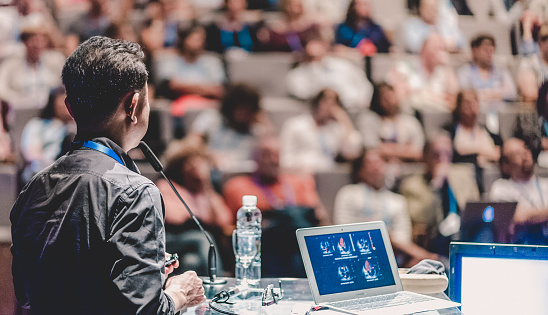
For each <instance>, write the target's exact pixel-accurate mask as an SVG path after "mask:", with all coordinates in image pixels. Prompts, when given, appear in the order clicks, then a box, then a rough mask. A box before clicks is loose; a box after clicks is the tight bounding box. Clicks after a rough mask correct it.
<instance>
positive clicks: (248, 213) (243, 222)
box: [233, 195, 262, 285]
mask: <svg viewBox="0 0 548 315" xmlns="http://www.w3.org/2000/svg"><path fill="white" fill-rule="evenodd" d="M242 204H243V205H242V207H241V208H240V209H239V210H238V214H237V215H236V228H237V230H236V234H237V235H236V236H235V237H234V238H233V242H235V244H233V245H234V249H235V255H236V270H235V276H236V280H237V282H241V281H242V279H244V278H246V279H247V282H248V284H250V285H256V284H258V283H259V281H260V280H261V234H262V229H261V221H262V214H261V211H260V210H259V209H258V208H257V197H256V196H250V195H246V196H243V198H242Z"/></svg>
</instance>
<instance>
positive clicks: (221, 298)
mask: <svg viewBox="0 0 548 315" xmlns="http://www.w3.org/2000/svg"><path fill="white" fill-rule="evenodd" d="M229 298H230V293H228V291H226V290H223V291H221V292H219V293H217V294H215V296H214V297H213V299H212V300H211V301H210V302H209V307H210V308H211V309H212V310H214V311H216V312H219V313H222V314H228V315H238V314H237V313H233V312H230V311H225V310H222V309H220V308H217V307H215V306H213V303H219V304H234V303H233V302H228V299H229Z"/></svg>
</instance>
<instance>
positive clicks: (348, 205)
mask: <svg viewBox="0 0 548 315" xmlns="http://www.w3.org/2000/svg"><path fill="white" fill-rule="evenodd" d="M385 172H386V164H385V162H384V160H383V158H382V157H381V154H380V152H379V151H377V150H376V149H368V150H366V151H365V152H364V154H363V155H362V156H360V157H359V158H357V159H356V160H355V161H354V162H353V167H352V174H351V175H352V177H353V182H354V184H350V185H346V186H344V187H342V188H341V189H340V190H339V191H338V193H337V196H336V198H335V208H334V218H333V221H334V223H335V224H346V223H357V222H365V221H383V222H384V223H386V225H387V228H388V233H389V234H390V241H391V242H392V246H393V247H394V250H395V251H396V253H397V254H400V255H398V256H399V258H400V261H399V262H398V263H399V266H400V267H411V266H414V265H415V264H417V263H418V262H420V261H421V260H423V259H434V260H437V259H438V255H436V254H433V253H430V252H428V251H427V250H425V249H423V248H421V247H419V246H418V245H416V244H415V243H413V241H412V240H411V220H410V219H409V214H408V213H407V204H406V200H405V198H404V197H403V196H401V195H398V194H396V193H393V192H391V191H390V190H388V189H387V188H386V185H385Z"/></svg>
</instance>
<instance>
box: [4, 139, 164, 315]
mask: <svg viewBox="0 0 548 315" xmlns="http://www.w3.org/2000/svg"><path fill="white" fill-rule="evenodd" d="M93 141H95V142H97V143H100V144H103V145H105V146H107V147H109V148H111V149H112V150H113V151H114V152H116V153H117V154H118V155H119V156H120V157H122V160H123V161H124V163H125V164H126V165H127V167H126V166H124V165H122V164H120V163H118V162H117V161H115V160H114V159H113V158H111V157H110V156H108V155H106V154H104V153H101V152H98V151H95V150H91V149H87V148H78V149H75V150H73V151H70V152H68V153H67V154H66V155H64V156H62V157H61V158H59V159H58V160H57V161H56V162H55V163H54V164H53V165H51V166H50V167H48V168H46V169H45V170H43V171H42V172H40V173H38V174H37V175H36V176H35V177H34V178H33V179H32V180H31V182H30V183H28V184H27V185H26V186H25V187H24V188H23V190H22V191H21V193H20V195H19V197H18V199H17V202H16V203H15V205H14V207H13V209H12V212H11V217H10V219H11V223H12V240H13V246H12V254H13V266H12V268H13V281H14V286H15V293H16V297H17V300H18V303H19V304H20V305H21V306H22V307H24V308H31V312H32V314H138V313H142V314H173V313H174V304H173V301H172V300H171V298H169V297H168V296H167V295H166V294H165V293H164V291H163V289H162V287H163V284H164V280H165V274H164V272H165V270H164V267H163V264H164V260H165V234H164V208H163V201H162V198H161V195H160V192H159V191H158V189H157V188H156V186H155V185H154V184H153V183H152V182H151V181H150V180H148V179H147V178H145V177H143V176H141V175H140V174H139V171H138V170H137V168H136V166H135V164H134V163H133V161H132V160H131V158H130V157H129V156H128V155H127V154H125V153H124V151H123V150H122V148H120V147H119V146H118V145H116V144H115V143H114V142H112V141H111V140H109V139H107V138H97V139H94V140H93Z"/></svg>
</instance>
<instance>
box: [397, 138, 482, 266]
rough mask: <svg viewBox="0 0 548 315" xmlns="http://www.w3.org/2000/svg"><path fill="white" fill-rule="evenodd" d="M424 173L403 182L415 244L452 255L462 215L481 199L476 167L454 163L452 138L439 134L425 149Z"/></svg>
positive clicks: (446, 255) (443, 254) (445, 254)
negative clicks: (452, 162) (451, 245)
mask: <svg viewBox="0 0 548 315" xmlns="http://www.w3.org/2000/svg"><path fill="white" fill-rule="evenodd" d="M423 155H424V161H425V163H426V171H425V173H424V174H417V175H412V176H409V177H407V178H404V179H403V180H402V182H401V186H400V193H401V194H402V195H403V196H404V197H405V198H406V199H407V210H408V211H409V216H410V218H411V222H412V226H413V241H414V242H415V243H417V244H418V245H419V246H421V247H423V248H426V249H427V250H429V251H431V252H434V253H436V254H440V255H442V256H445V257H448V256H449V243H450V242H451V240H452V238H453V237H454V236H455V234H456V233H457V232H458V231H459V230H460V216H459V213H460V212H461V211H462V209H464V207H465V205H466V203H467V202H468V201H477V200H479V198H480V194H479V189H478V187H477V185H476V181H475V179H474V174H473V173H474V172H473V168H470V167H468V165H458V164H451V160H452V158H453V150H452V146H451V138H449V136H448V135H447V134H444V133H441V132H440V133H438V134H436V135H433V136H432V138H431V139H428V140H427V141H426V144H425V146H424V153H423Z"/></svg>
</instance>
